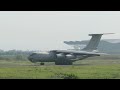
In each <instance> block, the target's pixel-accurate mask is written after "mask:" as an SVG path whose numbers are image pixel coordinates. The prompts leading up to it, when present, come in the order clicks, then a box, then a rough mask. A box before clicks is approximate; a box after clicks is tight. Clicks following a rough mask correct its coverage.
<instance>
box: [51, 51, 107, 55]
mask: <svg viewBox="0 0 120 90" xmlns="http://www.w3.org/2000/svg"><path fill="white" fill-rule="evenodd" d="M52 52H55V53H56V54H66V55H67V54H74V55H96V56H100V55H108V54H106V53H95V52H87V51H72V50H52Z"/></svg>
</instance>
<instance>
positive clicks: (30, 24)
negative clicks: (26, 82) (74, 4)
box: [0, 11, 120, 51]
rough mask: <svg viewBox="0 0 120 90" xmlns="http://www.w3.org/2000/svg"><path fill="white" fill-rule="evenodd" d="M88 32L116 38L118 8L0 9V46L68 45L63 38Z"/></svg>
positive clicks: (38, 47) (119, 29) (119, 23)
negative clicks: (80, 9) (60, 9)
mask: <svg viewBox="0 0 120 90" xmlns="http://www.w3.org/2000/svg"><path fill="white" fill-rule="evenodd" d="M90 33H115V34H111V35H104V36H103V37H102V39H120V11H0V49H2V50H12V49H16V50H42V51H44V50H45V51H47V50H54V49H70V48H71V47H70V46H68V45H66V44H64V43H63V41H81V40H89V39H90V38H91V37H90V36H88V34H90Z"/></svg>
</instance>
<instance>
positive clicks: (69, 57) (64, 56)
mask: <svg viewBox="0 0 120 90" xmlns="http://www.w3.org/2000/svg"><path fill="white" fill-rule="evenodd" d="M57 58H58V59H60V58H61V59H75V58H76V57H75V56H74V55H71V54H68V55H64V54H57Z"/></svg>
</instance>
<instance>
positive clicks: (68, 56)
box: [66, 54, 76, 59]
mask: <svg viewBox="0 0 120 90" xmlns="http://www.w3.org/2000/svg"><path fill="white" fill-rule="evenodd" d="M66 58H67V59H75V58H76V56H74V55H71V54H68V55H66Z"/></svg>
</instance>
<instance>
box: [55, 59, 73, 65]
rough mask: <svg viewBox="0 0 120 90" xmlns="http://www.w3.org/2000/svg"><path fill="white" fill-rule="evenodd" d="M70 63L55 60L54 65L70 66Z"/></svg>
mask: <svg viewBox="0 0 120 90" xmlns="http://www.w3.org/2000/svg"><path fill="white" fill-rule="evenodd" d="M72 64H73V63H72V61H70V60H56V61H55V65H72Z"/></svg>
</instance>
